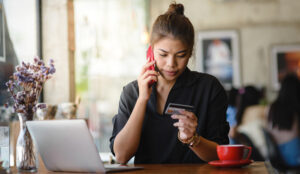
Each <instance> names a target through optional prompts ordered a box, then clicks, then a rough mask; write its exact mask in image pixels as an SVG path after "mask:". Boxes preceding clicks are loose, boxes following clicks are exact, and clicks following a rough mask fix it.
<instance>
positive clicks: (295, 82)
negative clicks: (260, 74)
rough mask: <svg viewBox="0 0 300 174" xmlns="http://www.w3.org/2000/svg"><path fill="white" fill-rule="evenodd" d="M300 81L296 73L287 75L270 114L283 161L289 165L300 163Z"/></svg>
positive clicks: (273, 133) (274, 135)
mask: <svg viewBox="0 0 300 174" xmlns="http://www.w3.org/2000/svg"><path fill="white" fill-rule="evenodd" d="M299 108H300V81H299V79H298V78H297V76H296V74H289V75H287V76H286V77H285V78H284V79H283V81H282V84H281V89H280V91H279V95H278V97H277V99H276V100H275V101H274V102H273V103H272V105H271V106H270V110H269V115H268V129H269V131H270V132H271V133H272V135H273V137H274V139H275V141H276V143H277V144H278V148H279V151H280V154H281V156H282V158H283V161H284V162H285V164H286V165H288V166H299V165H300V109H299Z"/></svg>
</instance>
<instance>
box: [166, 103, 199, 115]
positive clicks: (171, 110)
mask: <svg viewBox="0 0 300 174" xmlns="http://www.w3.org/2000/svg"><path fill="white" fill-rule="evenodd" d="M193 110H194V106H191V105H183V104H176V103H169V105H168V107H167V109H166V111H165V114H167V115H173V114H180V111H190V112H192V111H193Z"/></svg>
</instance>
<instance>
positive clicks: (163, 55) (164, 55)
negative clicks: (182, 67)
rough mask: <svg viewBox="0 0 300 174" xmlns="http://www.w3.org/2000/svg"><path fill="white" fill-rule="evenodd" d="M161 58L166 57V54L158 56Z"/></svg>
mask: <svg viewBox="0 0 300 174" xmlns="http://www.w3.org/2000/svg"><path fill="white" fill-rule="evenodd" d="M159 55H160V56H161V57H166V56H167V55H166V54H159Z"/></svg>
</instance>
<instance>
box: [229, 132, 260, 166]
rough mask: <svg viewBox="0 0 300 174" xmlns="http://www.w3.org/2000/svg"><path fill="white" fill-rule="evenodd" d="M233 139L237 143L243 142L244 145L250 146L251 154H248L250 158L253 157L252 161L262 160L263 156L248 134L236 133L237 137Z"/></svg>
mask: <svg viewBox="0 0 300 174" xmlns="http://www.w3.org/2000/svg"><path fill="white" fill-rule="evenodd" d="M234 141H235V142H236V143H237V144H243V145H246V146H251V147H252V154H251V156H250V159H253V160H254V161H264V157H263V156H262V155H261V153H260V152H259V150H258V149H257V148H256V146H255V145H254V144H253V142H252V140H251V139H250V138H249V136H248V135H246V134H245V133H241V132H240V133H237V137H236V138H235V139H234Z"/></svg>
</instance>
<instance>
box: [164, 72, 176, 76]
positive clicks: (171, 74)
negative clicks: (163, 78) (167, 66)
mask: <svg viewBox="0 0 300 174" xmlns="http://www.w3.org/2000/svg"><path fill="white" fill-rule="evenodd" d="M164 72H165V74H166V75H167V76H176V74H177V71H164Z"/></svg>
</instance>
